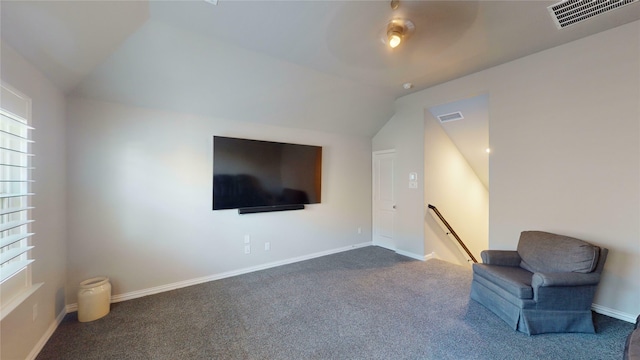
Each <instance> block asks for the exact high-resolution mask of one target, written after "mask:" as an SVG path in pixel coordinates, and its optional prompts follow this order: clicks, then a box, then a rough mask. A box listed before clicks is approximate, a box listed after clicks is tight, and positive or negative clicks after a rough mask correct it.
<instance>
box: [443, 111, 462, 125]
mask: <svg viewBox="0 0 640 360" xmlns="http://www.w3.org/2000/svg"><path fill="white" fill-rule="evenodd" d="M462 119H464V116H462V113H461V112H460V111H456V112H454V113H450V114H443V115H438V120H440V122H441V123H444V122H449V121H456V120H462Z"/></svg>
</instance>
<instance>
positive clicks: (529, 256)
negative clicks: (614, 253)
mask: <svg viewBox="0 0 640 360" xmlns="http://www.w3.org/2000/svg"><path fill="white" fill-rule="evenodd" d="M518 254H519V255H520V257H521V258H522V261H521V263H520V266H521V267H522V268H524V269H526V270H529V271H531V272H578V273H590V272H592V271H593V270H595V268H596V266H597V265H598V258H599V257H600V248H599V247H597V246H594V245H591V244H589V243H588V242H585V241H582V240H579V239H574V238H571V237H568V236H563V235H556V234H552V233H548V232H543V231H523V232H522V233H521V234H520V240H519V242H518Z"/></svg>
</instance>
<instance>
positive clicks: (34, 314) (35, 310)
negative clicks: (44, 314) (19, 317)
mask: <svg viewBox="0 0 640 360" xmlns="http://www.w3.org/2000/svg"><path fill="white" fill-rule="evenodd" d="M37 317H38V304H35V305H33V321H36V318H37Z"/></svg>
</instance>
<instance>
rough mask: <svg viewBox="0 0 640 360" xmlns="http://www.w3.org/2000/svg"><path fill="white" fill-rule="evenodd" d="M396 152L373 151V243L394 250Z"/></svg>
mask: <svg viewBox="0 0 640 360" xmlns="http://www.w3.org/2000/svg"><path fill="white" fill-rule="evenodd" d="M395 159H396V152H395V150H389V151H376V152H374V153H373V176H372V178H373V245H377V246H381V247H384V248H387V249H390V250H394V251H395V250H396V244H395V242H394V241H393V236H394V227H395V211H396V203H395V194H394V191H393V188H394V183H393V182H394V181H393V171H394V166H395Z"/></svg>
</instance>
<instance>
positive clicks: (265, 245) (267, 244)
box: [264, 241, 271, 251]
mask: <svg viewBox="0 0 640 360" xmlns="http://www.w3.org/2000/svg"><path fill="white" fill-rule="evenodd" d="M269 250H271V243H270V242H268V241H267V242H266V243H264V251H269Z"/></svg>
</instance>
